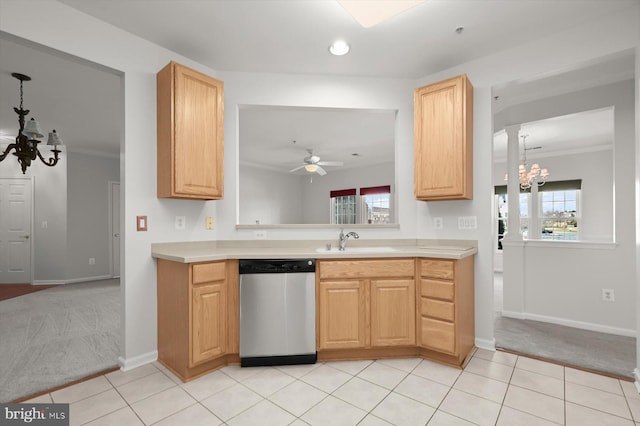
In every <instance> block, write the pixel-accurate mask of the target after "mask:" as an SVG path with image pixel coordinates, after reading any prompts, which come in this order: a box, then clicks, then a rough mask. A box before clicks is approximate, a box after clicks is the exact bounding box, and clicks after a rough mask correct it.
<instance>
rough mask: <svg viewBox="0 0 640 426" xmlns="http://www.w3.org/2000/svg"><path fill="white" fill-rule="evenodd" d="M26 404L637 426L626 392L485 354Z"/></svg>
mask: <svg viewBox="0 0 640 426" xmlns="http://www.w3.org/2000/svg"><path fill="white" fill-rule="evenodd" d="M30 402H68V403H70V404H71V405H70V407H71V425H85V424H86V425H93V426H97V425H100V426H107V425H114V426H137V425H160V426H170V425H176V426H178V425H179V426H185V425H188V426H199V425H207V426H214V425H230V426H235V425H239V426H251V425H260V426H264V425H268V426H278V425H294V426H304V425H314V426H315V425H318V426H330V425H362V426H377V425H396V426H412V425H427V424H428V425H430V426H434V425H437V426H441V425H452V426H456V425H505V426H518V425H522V426H532V425H554V424H560V425H563V424H565V425H579V426H588V425H597V426H602V425H632V426H633V425H640V394H638V392H637V391H636V389H635V386H634V384H633V383H631V382H626V381H620V380H616V379H612V378H609V377H605V376H599V375H596V374H591V373H586V372H584V371H580V370H575V369H572V368H568V367H562V366H558V365H555V364H550V363H546V362H542V361H537V360H534V359H530V358H525V357H521V356H520V357H519V356H516V355H512V354H508V353H505V352H490V351H485V350H478V351H477V352H476V353H475V355H474V357H473V358H472V359H471V361H470V362H469V364H468V365H467V367H466V368H465V369H464V370H459V369H455V368H451V367H447V366H444V365H441V364H437V363H434V362H430V361H425V360H420V359H397V360H379V361H375V362H373V361H350V362H328V363H321V364H315V365H302V366H284V367H256V368H240V367H225V368H223V369H221V370H218V371H216V372H214V373H211V374H208V375H206V376H204V377H201V378H199V379H197V380H194V381H192V382H190V383H182V382H180V380H178V379H177V378H176V377H175V376H174V375H173V374H171V373H170V372H169V371H167V370H166V369H165V368H164V367H163V366H161V365H160V364H158V363H154V364H152V365H146V366H143V367H140V368H137V369H135V370H132V371H129V372H126V373H123V372H121V371H116V372H113V373H109V374H107V375H105V376H101V377H97V378H95V379H92V380H89V381H86V382H83V383H80V384H76V385H73V386H70V387H67V388H64V389H61V390H58V391H55V392H52V393H50V394H46V395H43V396H41V397H39V398H36V399H34V400H31V401H30ZM634 420H635V421H636V423H634Z"/></svg>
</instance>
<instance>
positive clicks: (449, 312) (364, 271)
mask: <svg viewBox="0 0 640 426" xmlns="http://www.w3.org/2000/svg"><path fill="white" fill-rule="evenodd" d="M473 271H474V257H473V256H470V257H467V258H464V259H459V260H449V259H423V258H417V259H414V258H411V259H366V260H362V259H344V260H318V262H317V270H316V283H317V295H318V297H317V301H316V304H317V309H316V312H317V321H316V324H317V336H316V339H317V349H318V359H319V360H320V361H330V360H346V359H372V358H379V357H386V358H391V357H406V356H420V357H423V358H426V359H433V360H436V361H440V362H444V363H448V364H452V365H457V366H462V365H464V364H465V363H466V361H467V360H468V358H469V356H470V355H471V352H472V350H473V348H474V346H475V326H474V275H473V274H474V272H473Z"/></svg>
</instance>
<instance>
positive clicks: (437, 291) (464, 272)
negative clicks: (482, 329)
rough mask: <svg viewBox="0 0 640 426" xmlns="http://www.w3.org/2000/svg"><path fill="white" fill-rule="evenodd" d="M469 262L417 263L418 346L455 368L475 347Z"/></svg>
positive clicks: (472, 292) (471, 262) (423, 260)
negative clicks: (432, 352)
mask: <svg viewBox="0 0 640 426" xmlns="http://www.w3.org/2000/svg"><path fill="white" fill-rule="evenodd" d="M473 260H474V258H473V256H470V257H466V258H464V259H460V260H446V259H420V260H419V261H418V270H419V272H418V276H419V284H418V294H419V303H418V304H417V310H418V312H419V315H418V330H419V331H418V336H417V337H418V345H419V346H420V347H422V348H425V349H428V350H431V351H435V352H436V353H438V354H442V355H443V358H442V359H443V360H447V361H450V362H452V363H455V364H457V365H461V364H463V363H464V362H465V359H466V358H467V357H468V356H469V355H470V353H471V351H472V349H473V348H474V346H475V326H474V324H475V322H474V321H475V320H474V305H475V302H474V285H473V281H474V272H473Z"/></svg>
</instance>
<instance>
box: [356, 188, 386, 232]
mask: <svg viewBox="0 0 640 426" xmlns="http://www.w3.org/2000/svg"><path fill="white" fill-rule="evenodd" d="M390 197H391V186H389V185H386V186H374V187H369V188H360V202H361V205H362V212H363V213H364V214H363V216H364V217H363V223H374V224H380V223H390V222H391V220H390V216H391V215H390V213H391V208H390Z"/></svg>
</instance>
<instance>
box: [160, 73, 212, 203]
mask: <svg viewBox="0 0 640 426" xmlns="http://www.w3.org/2000/svg"><path fill="white" fill-rule="evenodd" d="M174 84H175V111H174V114H175V122H174V123H175V124H174V125H175V129H174V131H175V134H174V137H175V142H174V150H175V151H174V155H175V158H174V171H173V173H174V179H175V181H174V189H175V192H176V194H177V195H184V196H203V197H204V198H222V195H223V177H222V176H223V174H222V165H223V161H222V158H223V155H224V154H223V125H222V123H223V98H222V91H223V84H222V82H221V81H219V80H215V79H213V78H210V77H207V76H205V75H203V74H201V73H198V72H196V71H193V70H190V69H188V68H185V67H182V66H179V65H177V64H176V70H175V81H174Z"/></svg>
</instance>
